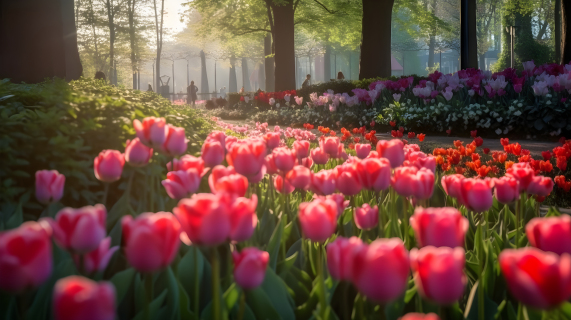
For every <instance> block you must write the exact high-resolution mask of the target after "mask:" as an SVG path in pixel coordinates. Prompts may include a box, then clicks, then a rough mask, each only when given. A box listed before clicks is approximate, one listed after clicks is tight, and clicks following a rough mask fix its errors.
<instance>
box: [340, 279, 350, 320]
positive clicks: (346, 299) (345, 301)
mask: <svg viewBox="0 0 571 320" xmlns="http://www.w3.org/2000/svg"><path fill="white" fill-rule="evenodd" d="M342 285H343V319H344V320H350V319H351V310H349V305H348V302H349V287H350V286H351V284H350V283H349V282H347V281H343V282H342Z"/></svg>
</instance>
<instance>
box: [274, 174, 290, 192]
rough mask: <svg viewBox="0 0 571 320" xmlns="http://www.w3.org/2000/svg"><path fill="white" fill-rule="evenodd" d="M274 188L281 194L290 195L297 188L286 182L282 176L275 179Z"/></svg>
mask: <svg viewBox="0 0 571 320" xmlns="http://www.w3.org/2000/svg"><path fill="white" fill-rule="evenodd" d="M274 188H275V189H276V191H277V192H279V193H281V194H290V193H292V192H293V191H294V190H295V187H294V186H292V185H291V183H289V181H288V180H284V178H283V177H282V176H276V177H275V178H274Z"/></svg>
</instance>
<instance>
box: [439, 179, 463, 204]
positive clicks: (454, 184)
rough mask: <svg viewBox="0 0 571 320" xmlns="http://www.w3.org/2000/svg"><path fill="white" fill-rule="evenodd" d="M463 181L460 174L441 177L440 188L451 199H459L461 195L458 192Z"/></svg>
mask: <svg viewBox="0 0 571 320" xmlns="http://www.w3.org/2000/svg"><path fill="white" fill-rule="evenodd" d="M462 180H464V176H463V175H461V174H451V175H447V176H444V177H442V179H441V180H440V181H441V183H442V188H443V189H444V192H446V194H447V195H449V196H451V197H453V198H460V197H462V194H461V192H460V186H461V184H462Z"/></svg>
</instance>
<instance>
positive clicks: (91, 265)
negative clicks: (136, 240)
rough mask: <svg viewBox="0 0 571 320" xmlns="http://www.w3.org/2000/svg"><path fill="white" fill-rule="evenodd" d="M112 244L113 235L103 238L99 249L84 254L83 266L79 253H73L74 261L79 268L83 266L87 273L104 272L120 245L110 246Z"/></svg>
mask: <svg viewBox="0 0 571 320" xmlns="http://www.w3.org/2000/svg"><path fill="white" fill-rule="evenodd" d="M110 246H111V237H107V238H105V239H103V240H101V243H99V247H97V249H95V250H93V251H91V252H89V253H86V254H84V255H83V266H81V265H80V262H81V258H80V257H79V255H78V254H74V255H73V262H75V265H76V266H77V269H78V270H80V269H81V268H83V270H84V271H85V272H86V273H87V274H92V273H94V272H103V271H105V268H107V265H108V264H109V261H110V260H111V257H113V254H114V253H115V251H117V250H119V246H114V247H112V248H110Z"/></svg>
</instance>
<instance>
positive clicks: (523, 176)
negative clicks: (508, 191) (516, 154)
mask: <svg viewBox="0 0 571 320" xmlns="http://www.w3.org/2000/svg"><path fill="white" fill-rule="evenodd" d="M506 176H509V177H513V178H514V179H516V180H517V181H518V182H519V187H520V191H527V188H528V186H529V184H530V183H531V180H533V177H535V171H533V169H532V168H531V166H530V165H529V163H527V162H519V163H514V164H513V165H512V166H511V167H510V168H509V169H507V170H506Z"/></svg>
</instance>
